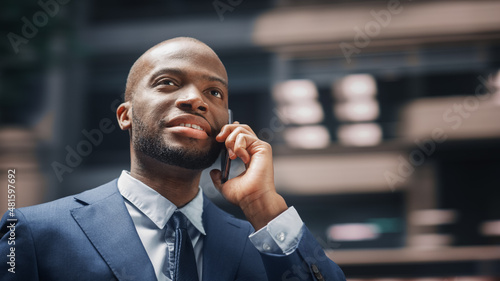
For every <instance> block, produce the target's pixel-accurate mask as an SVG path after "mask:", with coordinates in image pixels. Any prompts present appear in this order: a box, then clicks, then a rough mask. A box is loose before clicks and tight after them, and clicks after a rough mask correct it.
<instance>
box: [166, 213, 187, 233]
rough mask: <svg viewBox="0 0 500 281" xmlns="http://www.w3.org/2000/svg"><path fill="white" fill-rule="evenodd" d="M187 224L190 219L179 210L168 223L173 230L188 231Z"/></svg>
mask: <svg viewBox="0 0 500 281" xmlns="http://www.w3.org/2000/svg"><path fill="white" fill-rule="evenodd" d="M187 222H188V219H187V218H186V216H185V215H184V214H183V213H182V212H180V211H178V210H177V211H175V212H174V214H173V215H172V217H171V218H170V220H169V221H168V224H169V225H170V226H171V227H172V228H173V229H187Z"/></svg>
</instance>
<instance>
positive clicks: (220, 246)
mask: <svg viewBox="0 0 500 281" xmlns="http://www.w3.org/2000/svg"><path fill="white" fill-rule="evenodd" d="M232 220H234V218H232V217H230V216H229V215H228V214H226V213H224V212H223V211H221V210H220V209H218V208H217V207H216V206H215V205H214V204H213V203H212V202H211V201H210V200H209V199H208V198H207V197H206V196H205V197H204V198H203V227H204V228H205V232H206V234H207V235H206V236H205V237H204V240H203V281H209V280H234V279H235V276H236V273H237V270H238V263H239V261H240V260H241V256H242V252H243V249H244V245H245V243H246V241H245V240H246V239H247V238H246V237H245V235H242V233H241V231H242V229H241V228H240V227H239V226H238V225H236V224H234V223H232Z"/></svg>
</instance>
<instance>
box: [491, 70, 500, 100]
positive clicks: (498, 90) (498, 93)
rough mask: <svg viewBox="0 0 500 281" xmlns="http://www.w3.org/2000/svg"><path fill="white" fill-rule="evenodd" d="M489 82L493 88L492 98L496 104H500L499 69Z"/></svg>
mask: <svg viewBox="0 0 500 281" xmlns="http://www.w3.org/2000/svg"><path fill="white" fill-rule="evenodd" d="M490 83H491V86H492V88H493V89H495V92H494V93H493V94H494V95H493V99H494V101H495V103H496V104H500V70H499V71H498V72H497V74H496V75H495V76H494V77H493V79H491V81H490Z"/></svg>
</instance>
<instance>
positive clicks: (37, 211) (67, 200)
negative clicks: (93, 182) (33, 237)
mask: <svg viewBox="0 0 500 281" xmlns="http://www.w3.org/2000/svg"><path fill="white" fill-rule="evenodd" d="M114 182H115V181H112V182H109V183H106V184H103V185H101V186H98V187H95V188H92V189H89V190H86V191H83V192H81V193H78V194H76V195H69V196H66V197H63V198H59V199H56V200H54V201H50V202H46V203H42V204H38V205H33V206H28V207H22V208H19V209H18V211H20V212H21V213H23V215H24V216H25V217H29V218H33V219H35V218H37V217H40V216H42V217H57V216H60V215H63V214H64V213H66V211H68V210H71V209H74V208H78V207H81V206H83V205H86V204H88V203H87V202H86V201H85V200H86V199H88V198H105V197H107V196H109V193H111V192H113V183H114ZM114 185H115V186H116V183H115V184H114ZM116 191H117V189H116ZM80 198H83V199H80Z"/></svg>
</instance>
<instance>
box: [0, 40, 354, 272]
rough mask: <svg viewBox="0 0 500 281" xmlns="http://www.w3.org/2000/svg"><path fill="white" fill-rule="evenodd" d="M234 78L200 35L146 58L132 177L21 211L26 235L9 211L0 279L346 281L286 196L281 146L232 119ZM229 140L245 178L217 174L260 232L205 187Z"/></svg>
mask: <svg viewBox="0 0 500 281" xmlns="http://www.w3.org/2000/svg"><path fill="white" fill-rule="evenodd" d="M227 81H228V78H227V74H226V70H225V68H224V65H223V64H222V62H221V61H220V60H219V58H218V57H217V55H216V54H215V53H214V51H213V50H212V49H210V48H209V47H208V46H207V45H205V44H204V43H202V42H200V41H198V40H196V39H193V38H185V37H181V38H174V39H171V40H167V41H164V42H162V43H160V44H158V45H156V46H154V47H153V48H151V49H149V50H148V51H147V52H146V53H144V54H143V55H142V56H141V57H140V58H139V59H138V60H137V61H136V62H135V63H134V65H133V66H132V68H131V70H130V73H129V76H128V79H127V86H126V92H125V102H124V103H123V104H121V105H120V106H119V107H118V109H117V113H116V114H117V118H118V123H119V125H120V128H121V129H122V130H128V131H129V133H130V153H131V168H130V172H126V171H124V172H123V173H122V174H121V176H120V177H119V178H118V179H117V180H114V181H112V182H110V183H107V184H104V185H102V186H100V187H97V188H95V189H92V190H89V191H86V192H83V193H81V194H78V195H76V196H74V197H67V198H62V199H59V200H56V201H54V202H50V203H46V204H42V205H39V206H33V207H28V208H22V209H19V210H16V212H15V218H16V219H17V221H16V224H15V230H12V227H9V225H10V223H11V222H10V221H9V220H8V219H9V218H12V217H9V216H8V215H7V214H6V215H5V216H4V218H3V219H2V228H1V231H2V233H1V234H2V240H1V241H0V250H1V255H2V256H1V263H0V269H1V273H0V277H1V280H23V281H25V280H72V281H74V280H116V279H117V280H180V281H184V280H188V279H189V278H192V279H189V280H217V281H219V280H221V281H223V280H252V281H255V280H270V281H275V280H339V281H340V280H345V278H344V276H343V274H342V271H341V270H340V268H339V267H338V266H337V265H336V264H335V263H333V262H332V261H331V260H329V259H328V258H327V257H326V256H325V254H324V252H323V250H322V249H321V246H320V245H319V244H318V243H317V242H316V241H315V240H314V238H313V237H312V235H311V233H310V232H309V230H308V229H307V228H306V227H305V226H303V223H302V221H301V220H300V217H298V214H297V213H296V211H295V209H293V207H291V208H288V207H287V205H286V203H285V201H284V199H283V198H282V197H281V196H280V195H279V194H278V193H276V191H275V186H274V175H273V165H272V152H271V146H270V145H269V144H267V143H266V142H263V141H261V140H259V139H258V138H257V136H256V135H255V133H254V132H253V131H252V129H251V128H250V127H248V126H247V125H242V124H239V123H238V122H235V123H233V124H227V120H228V88H227ZM222 145H225V147H226V148H227V150H228V153H229V155H230V158H231V159H235V158H237V157H239V158H241V160H242V161H243V162H244V163H245V165H246V171H245V172H244V173H242V174H241V175H239V176H238V177H235V178H233V179H230V180H228V181H227V182H225V183H221V179H220V178H221V172H220V171H219V170H212V171H211V172H210V176H211V177H212V180H213V182H214V185H215V186H216V187H217V189H218V190H219V191H220V192H221V193H222V194H223V196H224V197H225V198H226V199H227V200H229V201H230V202H232V203H234V204H236V205H238V206H239V207H240V208H241V209H242V210H243V212H244V214H245V216H246V218H247V219H248V221H249V222H250V224H251V226H250V224H248V222H244V221H241V220H238V219H235V218H233V217H231V216H230V215H228V214H226V213H224V212H223V211H221V210H219V209H218V208H217V207H215V205H213V204H212V203H211V202H210V201H209V200H208V198H206V197H204V196H203V194H202V191H201V189H200V188H199V181H200V176H201V173H202V171H203V169H205V168H208V167H209V166H211V165H212V164H213V163H214V161H215V160H216V158H217V157H218V155H219V152H220V150H221V147H222ZM181 225H182V226H181ZM254 229H255V230H257V232H254ZM182 231H184V232H182ZM12 232H15V234H14V235H15V245H13V246H12V245H9V240H8V239H9V237H10V236H11V233H12ZM186 233H187V234H188V235H186ZM183 237H184V238H183ZM186 237H187V238H186ZM186 239H187V240H186ZM183 241H184V242H185V241H188V242H190V243H186V244H184V242H183ZM12 247H13V248H12ZM12 249H14V250H12ZM12 252H14V255H15V258H14V260H15V263H14V267H15V273H13V272H12V270H10V271H9V268H12V263H10V264H9V262H11V260H10V259H11V258H12ZM9 255H10V257H9ZM186 274H187V275H190V277H183V276H186Z"/></svg>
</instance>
